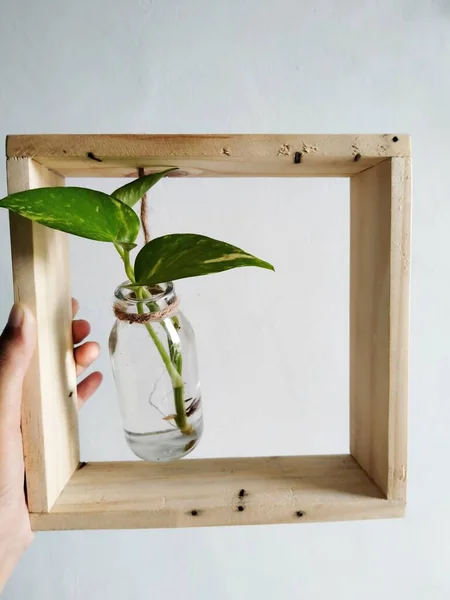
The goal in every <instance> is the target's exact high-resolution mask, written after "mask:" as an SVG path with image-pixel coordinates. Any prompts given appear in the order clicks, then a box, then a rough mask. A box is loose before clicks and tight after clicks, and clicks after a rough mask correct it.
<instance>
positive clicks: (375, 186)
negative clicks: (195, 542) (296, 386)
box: [7, 134, 411, 530]
mask: <svg viewBox="0 0 450 600" xmlns="http://www.w3.org/2000/svg"><path fill="white" fill-rule="evenodd" d="M409 157H410V143H409V138H408V137H407V136H404V135H393V134H392V135H390V134H385V135H203V136H201V135H18V136H10V137H8V139H7V171H8V190H9V193H13V192H17V191H20V190H26V189H30V188H35V187H46V186H56V185H63V184H64V178H65V177H134V176H136V175H137V168H138V167H144V168H145V169H146V172H151V171H152V170H158V169H160V168H161V167H162V166H165V165H170V166H177V167H179V168H180V170H181V172H182V173H181V174H184V175H186V176H190V177H350V188H351V194H350V195H351V198H350V202H351V227H350V231H351V235H350V237H351V243H350V454H348V455H339V456H292V457H266V458H236V459H233V458H226V459H205V460H185V461H180V462H176V463H173V464H168V465H154V464H149V463H144V462H111V463H87V464H86V463H83V464H80V461H79V443H78V428H77V415H76V410H75V404H74V402H75V393H76V385H75V373H74V365H73V359H72V341H71V333H70V331H71V307H70V297H71V294H70V283H69V259H68V250H67V236H66V235H65V234H63V233H61V232H58V231H54V230H51V229H48V228H45V227H43V226H41V225H38V224H36V223H32V222H31V221H28V220H25V219H23V218H21V217H18V216H16V215H13V214H11V219H10V221H11V247H12V263H13V275H14V290H15V298H16V300H18V301H22V302H25V303H27V304H28V305H29V306H30V307H32V309H33V310H34V312H35V314H36V317H37V326H38V344H37V350H36V353H35V357H34V360H33V364H32V368H31V369H30V371H29V373H28V376H27V379H26V382H25V390H24V402H23V416H22V429H23V438H24V456H25V465H26V483H27V493H28V502H29V508H30V514H31V521H32V525H33V528H34V529H35V530H51V529H105V528H113V529H120V528H145V527H189V526H205V525H243V524H260V523H261V524H262V523H293V522H310V521H333V520H347V519H366V518H375V517H383V518H384V517H398V516H402V515H403V513H404V508H405V502H406V458H407V393H408V320H409V254H410V199H411V185H410V180H411V178H410V158H409Z"/></svg>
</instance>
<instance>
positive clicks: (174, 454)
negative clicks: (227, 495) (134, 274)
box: [109, 282, 203, 461]
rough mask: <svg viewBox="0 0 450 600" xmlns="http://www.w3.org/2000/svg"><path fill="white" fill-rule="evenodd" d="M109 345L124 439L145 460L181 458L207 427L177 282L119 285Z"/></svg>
mask: <svg viewBox="0 0 450 600" xmlns="http://www.w3.org/2000/svg"><path fill="white" fill-rule="evenodd" d="M114 312H115V315H116V321H115V323H114V326H113V328H112V330H111V334H110V337H109V351H110V355H111V361H112V366H113V373H114V381H115V384H116V390H117V396H118V400H119V405H120V411H121V414H122V418H123V427H124V432H125V439H126V441H127V443H128V446H129V447H130V448H131V450H132V451H133V452H134V454H136V456H138V457H139V458H142V459H144V460H149V461H171V460H176V459H178V458H182V457H183V456H185V455H186V454H188V453H189V452H191V451H192V450H193V449H194V448H195V447H196V446H197V444H198V442H199V440H200V437H201V435H202V431H203V415H202V404H201V392H200V383H199V376H198V364H197V352H196V346H195V336H194V331H193V329H192V327H191V324H190V323H189V321H188V320H187V319H186V317H185V316H184V315H183V313H182V312H181V311H180V310H179V309H178V298H177V296H176V294H175V291H174V287H173V283H171V282H169V283H164V284H159V285H157V286H152V287H143V286H139V287H137V286H133V285H131V284H130V283H129V282H125V283H124V284H122V285H121V286H119V287H118V288H117V289H116V291H115V298H114Z"/></svg>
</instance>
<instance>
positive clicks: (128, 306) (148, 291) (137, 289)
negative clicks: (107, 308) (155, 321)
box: [114, 281, 177, 314]
mask: <svg viewBox="0 0 450 600" xmlns="http://www.w3.org/2000/svg"><path fill="white" fill-rule="evenodd" d="M176 303H177V295H176V293H175V289H174V286H173V283H172V282H171V281H168V282H166V283H159V284H158V285H152V286H135V285H133V284H132V283H131V282H129V281H125V282H124V283H122V284H121V285H119V287H117V288H116V290H115V292H114V304H115V307H118V308H119V309H120V310H121V311H123V312H125V313H127V314H138V313H142V312H146V313H159V312H162V311H166V310H167V309H169V308H170V307H171V306H173V305H174V304H176ZM175 312H176V310H174V313H175Z"/></svg>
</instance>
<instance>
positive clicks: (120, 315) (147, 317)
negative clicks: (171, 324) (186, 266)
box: [113, 167, 179, 325]
mask: <svg viewBox="0 0 450 600" xmlns="http://www.w3.org/2000/svg"><path fill="white" fill-rule="evenodd" d="M138 175H139V177H143V176H144V175H145V171H144V169H143V168H142V167H139V168H138ZM141 223H142V230H143V232H144V240H145V243H146V244H148V242H149V241H150V229H149V226H148V204H147V194H144V195H143V196H142V199H141ZM178 304H179V301H178V298H174V300H173V301H172V302H171V303H170V304H169V306H166V308H163V309H162V310H158V311H155V312H148V313H143V314H139V313H129V312H127V311H126V310H124V309H123V308H122V305H121V304H120V303H119V302H116V303H115V304H114V306H113V311H114V314H115V316H116V319H119V321H126V322H128V323H137V324H141V325H142V324H144V323H149V322H150V321H159V320H160V319H165V318H167V317H171V316H172V315H173V314H174V313H175V312H176V311H177V309H178Z"/></svg>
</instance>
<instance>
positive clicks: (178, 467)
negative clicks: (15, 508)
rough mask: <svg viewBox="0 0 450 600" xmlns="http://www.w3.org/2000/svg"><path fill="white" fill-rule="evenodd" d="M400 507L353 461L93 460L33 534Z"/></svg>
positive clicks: (316, 517) (38, 519)
mask: <svg viewBox="0 0 450 600" xmlns="http://www.w3.org/2000/svg"><path fill="white" fill-rule="evenodd" d="M241 490H243V491H241ZM239 507H243V510H242V509H241V510H239ZM403 510H404V507H403V505H402V503H398V502H389V501H388V500H386V499H385V498H384V497H383V495H382V493H381V492H380V490H379V489H378V487H377V486H376V485H375V484H374V483H373V482H372V481H371V479H370V478H369V477H368V476H367V475H366V474H365V472H364V471H363V469H361V467H359V465H358V464H357V463H356V462H355V460H354V459H353V458H352V457H351V456H348V455H342V456H303V457H302V456H294V457H286V456H285V457H265V458H225V459H207V460H190V459H188V460H183V461H178V462H175V463H170V464H159V465H158V464H150V463H145V462H116V463H91V464H87V465H86V466H84V467H82V468H80V469H79V470H78V471H77V472H76V473H75V474H74V475H73V477H72V479H71V480H70V482H69V484H68V485H67V486H66V488H65V489H64V491H63V493H62V494H61V496H60V498H59V499H58V501H57V503H56V504H55V506H54V507H53V509H52V511H51V513H50V514H43V515H31V518H32V524H33V528H34V529H36V530H47V529H123V528H147V527H158V528H160V527H201V526H216V525H252V524H262V523H307V522H311V521H333V520H347V519H368V518H380V517H399V516H402V515H403ZM193 511H194V514H193Z"/></svg>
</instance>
